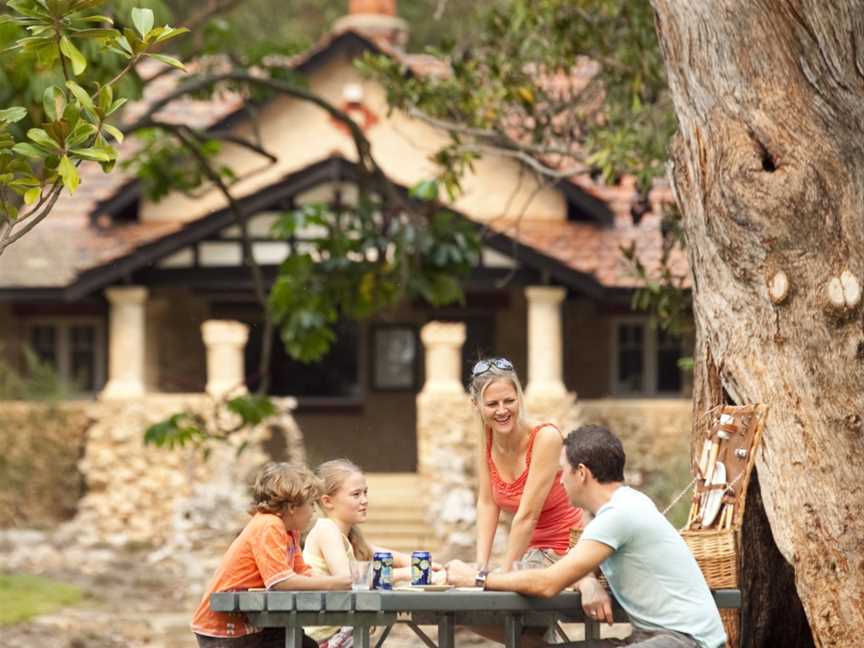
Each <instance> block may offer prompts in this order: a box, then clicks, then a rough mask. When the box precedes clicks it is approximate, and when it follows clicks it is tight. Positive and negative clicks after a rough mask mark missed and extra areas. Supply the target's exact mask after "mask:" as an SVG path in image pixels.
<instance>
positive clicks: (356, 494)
mask: <svg viewBox="0 0 864 648" xmlns="http://www.w3.org/2000/svg"><path fill="white" fill-rule="evenodd" d="M368 492H369V489H368V488H367V486H366V477H365V475H363V473H357V472H355V473H351V474H350V475H349V476H348V477H347V478H346V479H345V481H344V482H342V486H341V488H339V490H337V491H336V492H335V493H333V495H325V496H324V497H322V498H321V504H322V505H323V507H324V510H325V511H327V516H328V517H330V518H332V519H336V520H341V521H342V522H345V523H347V524H360V523H361V522H365V521H366V515H367V509H368V507H369V499H368V497H367V495H368Z"/></svg>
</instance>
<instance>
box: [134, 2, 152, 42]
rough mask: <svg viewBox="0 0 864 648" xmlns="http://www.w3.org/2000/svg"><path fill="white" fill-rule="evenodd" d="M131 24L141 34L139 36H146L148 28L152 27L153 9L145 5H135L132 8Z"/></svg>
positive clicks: (148, 31)
mask: <svg viewBox="0 0 864 648" xmlns="http://www.w3.org/2000/svg"><path fill="white" fill-rule="evenodd" d="M132 24H133V25H135V29H137V30H138V33H139V34H141V38H146V37H147V34H149V33H150V30H151V29H153V10H152V9H147V8H146V7H135V8H134V9H132Z"/></svg>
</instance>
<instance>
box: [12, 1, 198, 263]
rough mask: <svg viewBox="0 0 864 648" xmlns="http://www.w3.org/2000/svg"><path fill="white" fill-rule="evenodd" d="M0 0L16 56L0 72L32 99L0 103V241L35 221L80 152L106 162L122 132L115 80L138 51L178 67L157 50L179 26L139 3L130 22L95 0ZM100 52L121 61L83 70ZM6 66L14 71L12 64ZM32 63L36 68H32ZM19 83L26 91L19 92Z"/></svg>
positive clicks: (67, 180)
mask: <svg viewBox="0 0 864 648" xmlns="http://www.w3.org/2000/svg"><path fill="white" fill-rule="evenodd" d="M6 4H7V7H8V8H9V9H10V10H11V11H12V13H11V14H8V15H4V16H0V19H2V37H3V38H4V40H6V41H7V42H11V44H10V45H9V46H8V47H6V48H5V49H4V50H3V52H2V54H5V55H6V57H9V56H10V55H12V54H15V55H16V56H15V58H14V59H13V58H4V59H3V72H4V76H5V77H6V78H7V79H10V80H12V81H13V83H12V87H13V89H15V90H17V91H18V92H19V95H20V94H23V98H25V99H28V100H29V102H30V103H29V105H16V106H10V107H7V108H5V109H3V110H2V111H0V232H2V235H3V236H2V238H3V241H0V243H3V242H4V241H5V240H6V239H10V238H11V235H12V231H13V229H14V228H15V226H16V225H17V224H19V222H20V221H24V220H26V219H30V220H31V222H33V223H34V224H35V223H36V222H38V221H39V220H41V219H42V218H44V217H45V216H47V214H48V213H49V212H50V211H51V208H52V207H53V205H54V202H55V201H56V199H57V196H58V195H59V193H60V191H61V189H62V188H65V189H66V190H67V191H69V192H70V193H73V192H74V191H75V190H76V189H77V188H78V184H79V183H80V176H79V174H78V166H79V165H80V164H81V163H82V162H84V161H87V160H90V161H95V162H98V163H99V164H100V165H101V166H102V169H103V170H104V171H105V172H106V173H107V172H110V171H111V170H112V169H113V167H114V163H115V162H116V159H117V151H116V149H115V147H114V144H112V143H111V142H112V141H113V142H120V141H122V139H123V135H122V133H121V132H120V130H119V129H118V128H117V127H116V126H114V125H112V124H111V123H109V119H110V118H111V116H112V115H114V114H115V113H116V112H117V110H118V109H119V108H120V107H121V106H122V105H123V104H124V103H125V101H126V99H125V98H122V97H115V96H114V86H115V85H116V84H117V83H118V82H119V81H120V80H121V79H122V78H123V77H124V76H125V75H126V74H127V73H128V72H129V71H130V70H131V69H132V68H133V67H134V66H135V64H136V63H138V62H139V61H140V60H141V59H143V58H145V57H151V58H155V59H158V60H160V61H162V62H163V63H166V64H168V65H172V66H174V67H179V68H182V67H183V65H182V63H180V61H179V60H177V59H176V58H174V57H171V56H168V55H165V54H161V53H158V52H157V51H156V50H157V49H158V48H160V47H162V46H163V45H164V44H165V43H167V42H168V41H171V40H173V39H174V38H176V37H178V36H180V35H181V34H183V33H185V32H186V31H187V30H185V29H182V28H181V29H175V28H173V27H168V26H157V25H156V24H155V17H154V13H153V11H152V10H150V9H146V8H138V7H136V8H133V9H132V10H131V11H130V14H129V21H130V25H129V26H126V27H123V28H122V29H115V28H114V27H113V23H114V20H113V19H112V18H111V17H110V16H105V15H100V14H96V13H94V10H95V9H96V8H97V7H98V6H99V5H101V4H103V2H102V0H8V2H7V3H6ZM104 52H108V53H110V55H109V56H108V57H107V58H108V67H109V68H110V67H111V66H112V65H114V64H119V65H122V66H123V67H122V69H120V70H119V71H117V70H112V71H113V72H115V74H114V76H113V77H112V78H110V79H108V80H106V79H105V73H106V69H107V68H106V67H105V66H104V65H103V66H102V67H98V66H97V69H96V71H95V73H92V71H91V68H92V67H93V65H92V63H91V61H93V60H99V59H102V58H103V57H102V53H104ZM14 68H17V69H18V70H19V72H18V73H17V74H16V73H10V69H14ZM34 69H35V70H37V71H38V72H40V74H38V75H33V74H32V70H34ZM20 70H26V74H28V75H29V76H31V77H34V78H40V84H41V85H43V86H44V87H42V88H41V94H40V95H39V96H36V95H35V94H33V91H34V90H36V89H37V88H38V86H37V85H34V84H33V83H30V82H25V81H24V80H23V79H22V77H21V72H20ZM25 88H26V90H28V91H29V92H28V91H24V92H23V93H21V91H22V90H23V89H25ZM19 95H16V97H19V98H20V96H19ZM22 203H23V205H24V206H25V207H26V208H27V209H25V210H24V211H23V212H21V211H20V209H21V206H22ZM26 229H27V228H25V229H24V230H23V231H24V232H26ZM7 242H8V243H11V240H9V241H7ZM3 247H5V245H3ZM0 250H2V247H0Z"/></svg>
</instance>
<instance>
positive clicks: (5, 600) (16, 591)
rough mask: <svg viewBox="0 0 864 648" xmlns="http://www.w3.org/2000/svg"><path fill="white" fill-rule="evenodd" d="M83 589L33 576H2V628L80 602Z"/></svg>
mask: <svg viewBox="0 0 864 648" xmlns="http://www.w3.org/2000/svg"><path fill="white" fill-rule="evenodd" d="M82 596H83V593H82V592H81V590H80V589H78V588H77V587H75V586H74V585H69V584H68V583H61V582H58V581H55V580H51V579H48V578H44V577H42V576H33V575H31V574H0V626H2V625H6V624H12V623H20V622H22V621H26V620H27V619H30V618H32V617H35V616H38V615H40V614H47V613H49V612H53V611H54V610H57V609H59V608H61V607H65V606H68V605H74V604H76V603H78V602H79V601H80V600H81V598H82Z"/></svg>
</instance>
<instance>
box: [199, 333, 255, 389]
mask: <svg viewBox="0 0 864 648" xmlns="http://www.w3.org/2000/svg"><path fill="white" fill-rule="evenodd" d="M201 335H202V337H203V338H204V345H205V346H206V347H207V393H208V394H210V395H211V396H217V397H218V396H224V395H226V394H228V393H242V392H245V391H246V375H245V366H244V360H243V350H244V349H245V348H246V341H247V340H248V339H249V327H248V326H246V325H245V324H243V323H241V322H235V321H232V320H207V321H206V322H204V323H203V324H202V325H201Z"/></svg>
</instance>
